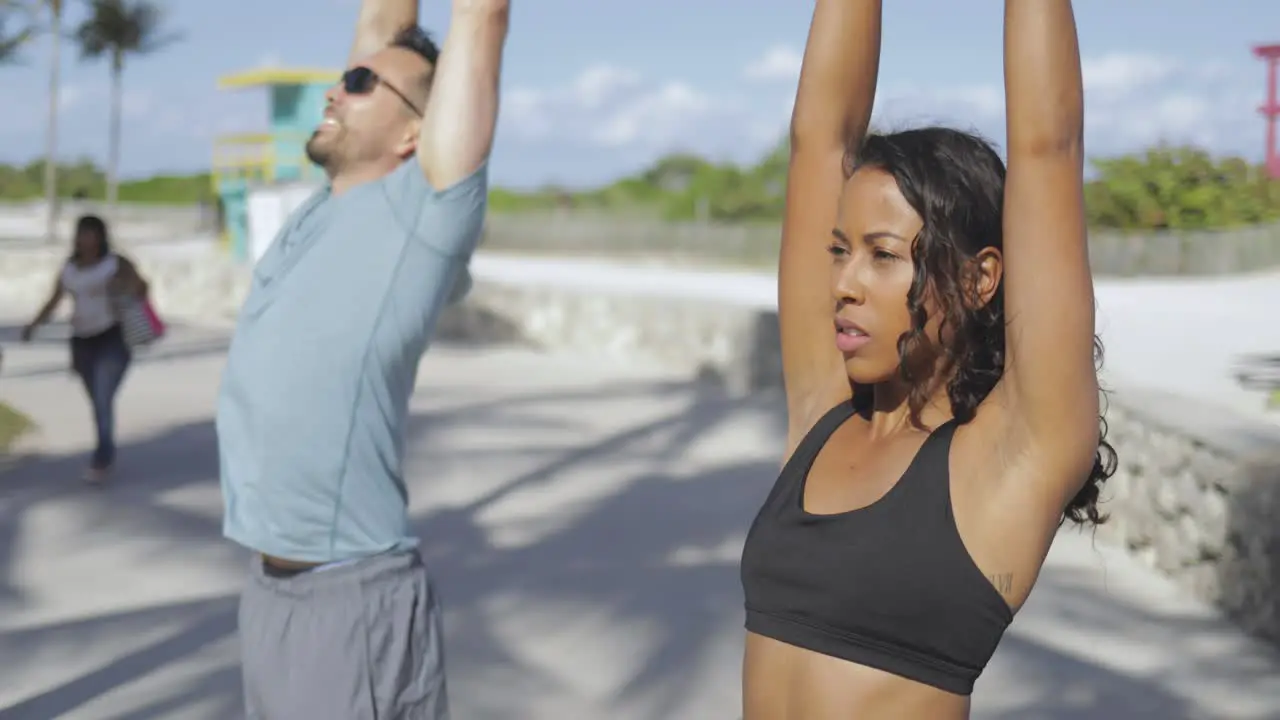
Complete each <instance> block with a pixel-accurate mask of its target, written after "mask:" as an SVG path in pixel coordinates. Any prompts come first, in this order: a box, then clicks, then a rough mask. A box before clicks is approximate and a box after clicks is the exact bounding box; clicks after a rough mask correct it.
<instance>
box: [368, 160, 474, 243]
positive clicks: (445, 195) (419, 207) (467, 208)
mask: <svg viewBox="0 0 1280 720" xmlns="http://www.w3.org/2000/svg"><path fill="white" fill-rule="evenodd" d="M383 187H384V188H385V190H386V193H387V199H388V201H389V202H390V204H391V207H392V208H393V209H394V211H395V213H396V215H397V216H398V217H399V218H400V221H401V222H402V223H403V224H404V226H405V229H406V230H407V231H408V232H409V234H410V235H411V236H412V237H413V238H414V239H415V240H417V241H418V242H422V243H424V244H426V245H428V246H429V247H431V248H432V249H433V250H435V251H436V252H439V253H441V254H443V255H445V256H448V257H470V255H471V254H472V253H473V252H474V251H475V249H476V245H478V244H479V242H480V235H481V231H482V230H483V227H484V215H485V210H486V209H487V207H488V199H489V163H488V161H487V160H486V161H485V162H483V163H482V164H481V165H480V166H479V167H478V168H476V169H475V170H473V171H472V172H471V174H470V175H467V176H466V177H464V178H462V179H461V180H459V181H458V182H456V183H454V184H452V185H450V186H449V187H447V188H444V189H442V190H437V189H435V188H433V187H432V186H431V184H430V183H429V182H427V177H426V175H425V174H424V173H423V171H422V166H421V165H419V164H418V161H417V159H416V158H410V159H409V160H407V161H405V162H404V163H402V164H401V165H400V167H399V168H397V169H396V170H395V171H394V172H393V173H391V174H390V175H388V176H387V177H386V178H385V179H384V181H383Z"/></svg>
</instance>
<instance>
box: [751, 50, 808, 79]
mask: <svg viewBox="0 0 1280 720" xmlns="http://www.w3.org/2000/svg"><path fill="white" fill-rule="evenodd" d="M803 59H804V58H803V56H802V55H801V54H800V51H798V50H796V49H794V48H792V47H789V46H787V45H775V46H773V47H771V48H769V49H768V50H767V51H766V52H765V54H764V55H762V56H760V57H759V58H757V59H755V60H752V61H751V62H749V63H747V66H746V68H744V69H743V71H742V74H743V76H744V77H746V78H747V79H748V80H757V81H771V82H772V81H778V82H781V81H783V80H786V81H790V82H795V81H796V80H798V79H799V77H800V61H801V60H803Z"/></svg>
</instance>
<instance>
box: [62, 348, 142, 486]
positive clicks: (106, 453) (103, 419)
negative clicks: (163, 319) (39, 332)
mask: <svg viewBox="0 0 1280 720" xmlns="http://www.w3.org/2000/svg"><path fill="white" fill-rule="evenodd" d="M131 359H132V353H130V352H129V346H128V345H125V343H124V335H123V334H122V333H121V332H120V326H119V325H115V326H113V327H112V328H111V329H109V330H106V331H103V332H101V333H99V334H97V335H90V336H88V337H73V338H71V366H72V367H73V368H75V371H76V374H77V375H79V376H80V380H81V382H83V383H84V389H85V392H86V393H88V394H89V402H90V404H91V405H92V406H93V422H94V425H96V426H97V428H98V447H97V449H96V450H94V451H93V467H94V468H97V469H100V470H101V469H105V468H108V467H111V463H113V462H114V461H115V459H116V443H115V414H116V409H115V406H116V391H117V390H119V389H120V383H121V381H123V380H124V375H125V372H126V371H128V369H129V361H130V360H131Z"/></svg>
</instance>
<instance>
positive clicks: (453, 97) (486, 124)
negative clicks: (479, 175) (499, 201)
mask: <svg viewBox="0 0 1280 720" xmlns="http://www.w3.org/2000/svg"><path fill="white" fill-rule="evenodd" d="M366 1H369V0H366ZM384 1H386V0H384ZM509 6H510V2H509V0H453V13H452V17H451V18H450V20H449V34H448V35H447V36H446V37H445V39H444V47H442V48H441V50H440V60H439V62H438V63H437V64H436V72H435V80H434V81H433V83H432V87H431V95H430V97H429V98H428V99H427V107H426V112H425V114H424V115H423V119H422V134H421V136H420V137H419V140H418V161H419V162H420V163H421V164H422V170H423V172H425V173H426V176H427V181H428V182H429V183H431V185H432V187H434V188H436V189H437V190H443V189H445V188H447V187H449V186H451V185H453V184H454V183H456V182H458V181H459V180H461V179H463V178H465V177H466V176H467V175H469V174H471V173H472V172H474V171H475V170H476V168H478V167H480V165H481V164H482V163H483V162H485V160H487V159H488V157H489V151H490V150H491V149H492V148H493V135H494V127H495V125H496V124H497V120H498V80H499V77H500V75H501V71H502V49H503V45H504V44H505V42H506V38H507V24H508V15H509Z"/></svg>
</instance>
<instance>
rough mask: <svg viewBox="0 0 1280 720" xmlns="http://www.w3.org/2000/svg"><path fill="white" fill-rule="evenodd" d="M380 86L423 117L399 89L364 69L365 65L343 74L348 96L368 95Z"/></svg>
mask: <svg viewBox="0 0 1280 720" xmlns="http://www.w3.org/2000/svg"><path fill="white" fill-rule="evenodd" d="M379 85H381V86H382V87H384V88H386V89H388V90H390V91H391V92H393V93H395V95H396V97H398V98H400V100H401V101H403V102H404V104H405V105H407V106H409V109H410V110H412V111H413V113H414V114H415V115H417V116H418V117H422V111H421V110H419V109H418V108H417V107H416V106H415V105H414V104H413V101H411V100H410V99H409V98H408V97H407V96H406V95H405V94H404V93H402V92H400V89H399V88H397V87H396V86H395V85H392V84H391V83H389V82H387V81H386V80H384V79H382V76H380V75H378V73H376V72H374V71H372V70H370V69H369V68H367V67H364V66H363V65H358V66H356V67H353V68H351V69H350V70H348V71H346V72H344V73H342V89H343V90H344V91H345V92H346V93H347V94H348V95H368V94H369V93H371V92H373V91H374V89H375V88H377V87H378V86H379Z"/></svg>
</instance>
